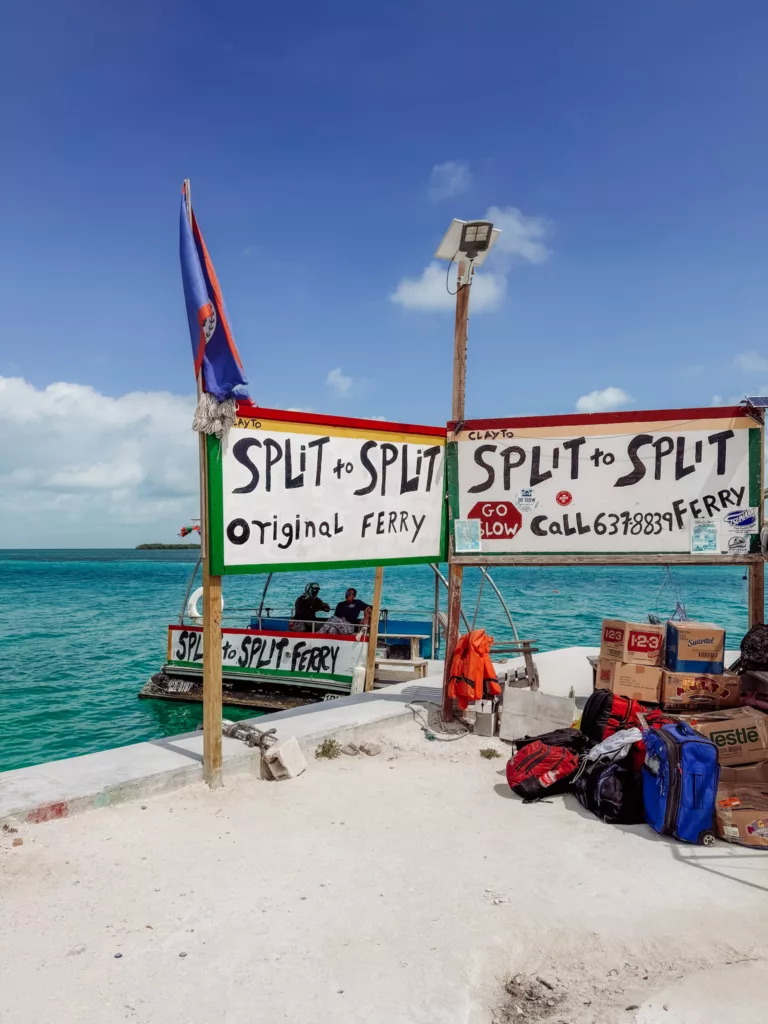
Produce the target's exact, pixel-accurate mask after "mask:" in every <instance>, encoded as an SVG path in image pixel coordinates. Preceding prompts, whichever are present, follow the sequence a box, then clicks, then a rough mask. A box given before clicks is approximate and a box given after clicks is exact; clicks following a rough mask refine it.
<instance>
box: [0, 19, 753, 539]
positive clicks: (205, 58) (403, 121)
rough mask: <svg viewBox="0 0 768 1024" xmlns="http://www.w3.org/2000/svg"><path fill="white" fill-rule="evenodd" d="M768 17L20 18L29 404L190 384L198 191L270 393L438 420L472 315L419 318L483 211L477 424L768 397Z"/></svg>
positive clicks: (18, 330) (16, 100)
mask: <svg viewBox="0 0 768 1024" xmlns="http://www.w3.org/2000/svg"><path fill="white" fill-rule="evenodd" d="M766 30H768V8H766V6H765V4H763V3H760V2H757V0H742V2H740V3H739V4H738V5H730V6H728V5H724V4H723V3H722V2H713V0H664V2H661V0H644V2H643V3H636V4H630V3H608V2H602V0H601V2H595V0H581V2H579V3H574V2H571V0H548V2H547V3H538V4H534V3H532V2H524V3H523V2H517V0H505V2H483V0H479V2H475V3H474V4H472V5H469V6H468V5H466V4H459V3H455V2H453V0H449V2H441V3H436V2H432V0H409V2H407V3H404V2H394V3H390V4H387V5H381V6H374V5H370V4H360V3H351V2H330V3H314V4H308V3H303V2H301V3H298V2H293V3H292V2H288V3H283V4H279V5H265V4H245V3H222V4H219V5H212V4H202V3H195V2H191V3H190V2H185V3H184V4H182V3H180V2H165V0H153V2H152V3H149V2H147V0H138V2H136V3H133V4H132V5H130V6H128V5H125V6H123V7H121V8H119V9H118V8H117V7H115V5H108V4H103V3H98V2H96V0H86V2H83V0H71V2H70V3H68V4H66V5H62V4H60V3H53V2H51V0H45V2H43V3H39V4H36V5H34V6H33V7H30V6H29V5H26V6H24V5H15V6H14V7H12V8H9V9H8V10H7V11H6V12H4V33H3V35H4V40H5V46H4V59H3V63H2V67H0V88H1V89H2V95H3V96H4V110H3V135H4V146H3V168H2V182H3V186H2V188H1V189H0V215H1V216H2V224H3V232H2V238H3V244H2V245H1V246H0V271H1V273H2V280H3V291H4V294H5V303H4V305H5V317H4V321H5V322H4V328H5V329H4V331H3V341H2V343H0V378H23V380H24V381H25V382H26V383H25V385H24V386H25V387H27V388H31V389H32V390H31V391H24V392H23V393H22V392H20V391H19V387H20V385H14V387H15V388H16V390H15V391H14V392H13V393H12V394H11V392H10V391H9V390H8V389H9V387H10V386H9V385H6V391H5V395H6V400H5V401H6V406H7V403H8V402H15V403H17V405H18V404H19V403H21V404H23V403H25V402H27V401H28V399H29V398H30V395H31V396H32V400H33V401H34V402H37V403H38V405H39V407H40V409H41V410H42V411H41V413H40V416H41V417H44V412H45V409H46V402H50V401H52V399H50V395H49V397H48V398H43V399H41V398H40V394H39V393H40V392H41V391H44V389H45V388H47V387H49V386H50V385H53V384H59V383H61V382H66V383H68V384H70V385H73V386H76V387H78V388H92V389H94V392H95V394H94V395H93V401H94V402H101V401H107V402H108V405H109V400H117V399H119V398H120V396H124V395H126V394H127V393H131V392H136V391H153V392H154V391H169V392H171V393H173V394H175V395H180V396H188V395H190V394H191V392H192V390H193V378H192V368H191V355H190V351H191V350H190V344H189V338H188V335H187V326H186V320H185V315H184V306H183V301H182V294H181V285H180V278H179V269H178V255H177V235H176V232H177V216H178V202H179V190H180V186H181V181H182V179H183V178H184V177H186V176H188V177H190V178H191V180H192V195H193V202H194V205H195V210H196V213H197V216H198V219H199V222H200V224H201V227H202V229H203V232H204V234H205V237H206V241H207V243H208V247H209V249H210V251H211V255H212V257H213V259H214V262H215V265H216V268H217V271H218V275H219V279H220V281H221V284H222V288H223V291H224V295H225V298H226V301H227V305H228V308H229V312H230V316H231V319H232V322H233V327H234V330H235V335H236V338H237V341H238V345H239V347H240V351H241V354H242V356H243V360H244V362H245V365H246V369H247V371H248V374H249V376H250V378H251V381H252V391H253V394H254V395H255V397H256V399H257V401H259V402H260V403H261V404H264V405H275V406H290V407H301V408H310V409H313V410H315V411H321V412H322V411H327V412H334V413H337V414H345V413H348V414H350V415H372V416H386V417H387V418H391V419H402V420H409V421H412V422H413V421H416V422H419V421H421V422H425V423H441V422H444V421H445V419H446V418H447V416H448V412H449V408H450V376H451V344H452V315H451V311H450V308H447V309H446V308H440V309H421V308H413V304H414V303H415V304H416V305H417V306H418V305H419V304H421V305H427V306H430V305H433V304H434V303H435V302H437V301H438V298H437V296H438V294H439V291H438V292H436V291H435V288H434V287H432V288H431V289H430V287H429V284H430V282H429V280H427V281H426V282H424V281H421V278H422V275H423V273H424V271H425V269H426V268H428V267H429V265H430V261H431V256H432V253H433V251H434V249H435V247H436V244H437V242H438V241H439V239H440V237H441V235H442V233H443V231H444V229H445V227H446V226H447V224H448V222H449V220H450V219H451V217H453V216H458V217H463V218H472V217H479V216H483V215H484V214H485V213H486V211H488V210H489V208H496V210H497V211H498V214H499V217H500V218H501V220H502V226H504V225H505V224H506V225H507V227H508V228H509V230H507V229H506V228H505V234H504V235H503V236H502V238H505V237H506V239H507V243H506V251H500V252H499V253H498V254H496V256H495V258H492V259H491V260H489V261H488V264H487V273H486V283H485V285H482V286H480V287H481V288H486V291H485V299H483V298H482V296H481V295H480V288H478V287H477V286H476V288H475V294H474V296H473V303H474V305H475V307H476V308H475V315H473V316H472V319H471V324H470V347H469V370H468V392H467V413H468V415H469V416H490V415H493V416H501V415H505V414H508V415H514V414H516V413H528V412H530V413H538V412H541V413H549V412H567V411H571V410H573V409H574V408H575V407H576V405H577V403H578V402H579V399H583V398H584V396H588V395H590V394H591V393H592V392H593V391H598V392H603V391H604V389H608V388H610V389H613V391H611V392H609V393H608V394H607V395H606V396H597V397H596V398H594V399H592V400H591V401H592V404H593V405H594V403H595V402H596V403H598V404H600V403H602V404H606V403H607V404H614V405H622V404H624V405H626V404H633V405H634V406H635V407H638V408H643V407H647V408H653V407H671V406H679V405H694V404H705V405H706V404H709V403H710V401H711V400H712V398H713V396H714V395H720V396H723V397H724V398H726V399H727V398H730V397H732V396H736V395H741V394H743V393H744V392H745V391H750V390H754V389H760V388H763V387H764V386H765V385H767V384H768V345H766V344H765V338H764V333H765V321H766V304H767V303H768V299H766V288H765V279H766V271H767V270H768V256H767V255H766V245H765V238H766V237H768V223H766V221H767V220H768V218H767V216H766V203H765V198H764V196H765V165H766V156H767V155H768V139H767V137H766V131H765V126H764V125H765V118H764V111H763V108H764V105H765V95H766V86H767V85H768V64H767V63H766V61H765V52H764V51H765V39H766ZM443 165H448V166H447V167H445V166H443ZM436 168H437V170H436ZM428 276H429V273H428ZM408 280H410V281H411V283H412V287H411V289H410V291H409V289H408V287H407V285H406V286H405V290H403V286H402V282H403V281H408ZM479 280H480V278H479V277H478V281H479ZM413 282H416V284H413ZM419 282H421V284H419ZM433 283H434V282H433ZM399 286H400V287H399ZM414 289H415V290H414ZM488 289H490V290H488ZM403 294H408V295H410V296H411V305H410V307H408V306H403V305H402V304H401V303H398V302H397V301H393V296H398V295H403ZM414 296H415V298H414ZM484 307H485V308H484ZM334 371H337V372H336V373H334ZM329 374H330V378H329ZM89 394H91V392H84V391H79V392H78V391H73V392H71V393H70V398H71V402H70V405H71V406H72V409H73V410H74V412H73V413H72V415H73V416H74V417H75V418H76V417H77V415H78V411H77V410H78V409H81V408H82V407H83V405H84V404H87V395H89ZM9 396H10V397H9ZM78 396H79V397H78ZM589 401H590V400H587V405H586V406H585V405H584V403H583V402H582V407H587V406H588V405H589ZM2 405H3V398H2V393H0V410H1V409H2ZM36 407H37V406H36ZM68 407H69V406H68ZM105 408H106V406H105ZM109 408H110V409H113V408H114V403H113V405H109ZM0 415H2V414H1V412H0ZM185 415H186V414H185ZM16 421H18V416H16ZM41 422H42V420H41ZM17 425H18V424H17ZM0 429H2V422H0ZM72 431H73V433H72V434H71V437H70V443H76V441H75V440H74V439H76V437H77V433H78V432H77V430H76V429H75V428H74V427H72ZM8 436H10V437H11V439H12V440H14V443H16V441H18V437H17V435H16V434H13V433H11V434H10V435H9V434H8V433H6V437H8ZM19 436H20V435H19ZM19 443H21V442H19ZM41 452H42V449H40V450H36V454H35V457H37V458H41V457H42V455H41ZM93 457H95V456H94V455H93V454H92V453H91V455H90V456H89V458H91V459H92V458H93ZM30 458H31V456H30ZM104 458H105V459H106V460H107V461H109V459H111V458H112V456H111V455H110V456H109V457H107V456H106V455H105V456H104ZM141 458H146V454H145V455H143V456H141ZM83 459H85V455H83ZM139 461H141V459H140V460H139ZM0 468H2V467H0ZM81 469H82V466H81ZM18 470H19V466H12V467H11V470H8V468H7V467H6V472H10V471H13V472H16V471H18ZM129 475H130V474H129ZM134 476H135V473H134ZM30 486H32V485H31V484H30ZM157 486H158V487H159V488H160V489H162V487H161V484H160V483H158V485H157ZM65 504H66V502H65ZM168 514H169V515H171V513H168ZM173 514H175V513H173ZM62 515H63V513H62ZM157 521H158V522H159V521H160V520H157ZM129 532H130V531H129ZM75 536H76V531H75V533H71V535H70V534H69V533H68V534H66V537H65V539H66V538H67V537H68V538H69V539H70V540H73V538H75ZM22 541H23V538H21V539H20V541H19V542H20V543H21V542H22ZM73 542H74V540H73Z"/></svg>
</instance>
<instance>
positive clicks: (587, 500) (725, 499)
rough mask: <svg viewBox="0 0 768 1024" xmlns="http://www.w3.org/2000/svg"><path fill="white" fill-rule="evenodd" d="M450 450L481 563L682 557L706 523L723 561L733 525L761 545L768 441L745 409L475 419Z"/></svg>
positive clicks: (455, 497)
mask: <svg viewBox="0 0 768 1024" xmlns="http://www.w3.org/2000/svg"><path fill="white" fill-rule="evenodd" d="M452 443H455V454H456V465H457V473H456V479H455V480H450V481H449V493H450V494H451V495H452V502H453V504H454V506H455V508H454V516H455V517H456V518H458V519H477V520H478V521H479V523H480V533H481V547H482V551H483V552H484V553H493V554H536V553H545V554H573V553H581V552H584V553H587V552H598V553H606V552H616V553H633V554H634V553H639V552H644V553H645V552H647V553H651V552H655V553H667V552H681V553H683V552H690V551H691V543H692V542H691V537H692V527H695V526H696V524H700V523H706V522H709V523H713V524H716V526H717V531H709V536H710V537H711V536H712V534H713V532H716V534H717V536H719V537H721V538H722V540H721V542H720V543H719V545H718V546H719V547H720V548H721V549H722V550H723V551H724V552H728V550H729V547H728V543H729V537H730V536H732V533H733V527H732V525H731V526H730V527H729V529H726V528H725V525H726V524H732V523H734V522H736V523H746V524H748V525H749V526H750V529H751V534H752V535H755V536H751V538H750V545H751V546H752V547H753V548H754V547H755V545H756V544H757V538H756V534H757V533H758V532H759V529H760V523H761V516H760V515H758V514H757V511H756V510H757V508H758V507H759V508H760V509H762V501H761V493H760V491H761V483H760V480H761V473H760V470H761V465H762V457H763V456H762V430H761V428H760V426H759V424H757V423H756V422H755V420H753V419H752V418H750V417H749V416H748V415H747V414H746V412H745V410H744V409H743V408H741V407H735V408H725V409H715V408H713V409H691V410H675V411H674V412H659V413H654V412H647V413H607V414H602V415H601V414H598V415H594V416H554V417H550V418H541V419H539V418H521V419H510V420H484V421H483V420H475V421H467V422H465V423H464V424H462V429H461V430H460V432H459V433H457V434H456V435H455V441H454V442H452ZM721 525H722V526H723V529H722V530H721V529H720V527H721ZM745 529H746V528H745ZM729 530H730V532H729ZM731 553H733V550H732V548H731Z"/></svg>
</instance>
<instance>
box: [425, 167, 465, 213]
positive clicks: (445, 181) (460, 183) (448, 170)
mask: <svg viewBox="0 0 768 1024" xmlns="http://www.w3.org/2000/svg"><path fill="white" fill-rule="evenodd" d="M471 183H472V175H471V174H470V171H469V164H467V163H466V161H464V160H446V161H445V163H444V164H435V166H434V167H433V168H432V174H431V176H430V179H429V186H428V187H427V195H428V196H429V199H430V200H431V202H433V203H439V202H440V200H441V199H450V198H451V197H452V196H458V195H461V193H462V192H466V191H467V189H468V188H469V186H470V185H471Z"/></svg>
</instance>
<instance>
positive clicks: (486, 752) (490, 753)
mask: <svg viewBox="0 0 768 1024" xmlns="http://www.w3.org/2000/svg"><path fill="white" fill-rule="evenodd" d="M480 757H484V758H486V760H488V761H490V760H491V758H493V757H501V751H500V750H497V749H496V747H483V748H482V749H481V751H480Z"/></svg>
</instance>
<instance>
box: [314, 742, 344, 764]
mask: <svg viewBox="0 0 768 1024" xmlns="http://www.w3.org/2000/svg"><path fill="white" fill-rule="evenodd" d="M315 757H316V758H317V759H318V760H320V759H321V758H325V759H326V760H328V761H332V760H333V759H334V758H336V757H341V744H340V743H338V742H337V741H336V740H332V739H327V740H323V742H322V743H321V744H320V746H319V747H318V748H317V749H316V750H315Z"/></svg>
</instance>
